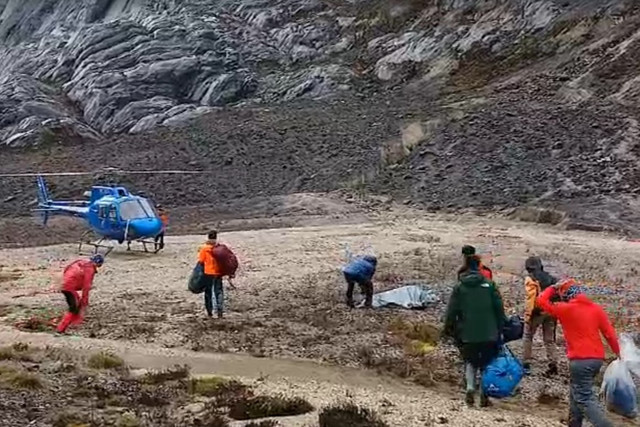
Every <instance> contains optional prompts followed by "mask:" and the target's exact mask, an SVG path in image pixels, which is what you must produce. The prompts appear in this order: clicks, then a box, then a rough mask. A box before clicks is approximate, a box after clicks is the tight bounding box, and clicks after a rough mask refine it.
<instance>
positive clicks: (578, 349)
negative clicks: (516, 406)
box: [536, 279, 620, 427]
mask: <svg viewBox="0 0 640 427" xmlns="http://www.w3.org/2000/svg"><path fill="white" fill-rule="evenodd" d="M555 296H558V297H559V299H560V301H559V302H553V301H552V300H553V298H554V297H555ZM536 303H537V305H538V306H539V307H540V308H541V309H542V310H543V311H545V312H547V313H549V314H550V315H552V316H553V317H555V318H556V319H558V321H559V322H560V324H561V325H562V331H563V333H564V338H565V341H566V343H567V356H568V357H569V372H570V394H569V401H570V408H569V427H582V422H583V419H584V418H586V419H588V420H589V421H591V424H593V426H594V427H613V424H612V423H611V421H609V420H608V419H607V417H606V415H605V413H604V410H603V409H602V406H601V405H600V403H599V402H598V398H597V397H596V394H595V393H594V391H593V385H594V381H595V378H596V376H597V375H598V373H599V372H600V369H601V368H602V364H603V361H604V359H605V349H604V345H603V344H602V338H601V335H603V336H604V338H605V339H606V340H607V343H608V344H609V347H611V350H612V351H613V352H614V353H615V355H616V356H618V358H620V344H619V343H618V338H617V336H616V331H615V329H614V328H613V326H612V325H611V322H610V321H609V317H608V316H607V314H606V313H605V311H604V310H603V309H602V307H600V306H599V305H598V304H596V303H594V302H593V301H591V300H590V299H589V298H588V297H587V296H586V295H584V294H583V293H582V290H581V288H580V287H579V286H578V285H577V283H576V282H575V280H573V279H567V280H563V281H561V282H559V283H557V284H555V285H552V286H549V287H548V288H547V289H545V290H544V291H543V292H542V294H540V296H539V297H538V299H537V300H536Z"/></svg>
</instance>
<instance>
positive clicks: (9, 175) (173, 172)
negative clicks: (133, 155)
mask: <svg viewBox="0 0 640 427" xmlns="http://www.w3.org/2000/svg"><path fill="white" fill-rule="evenodd" d="M101 173H105V174H109V173H111V174H115V175H118V174H120V175H154V174H158V175H192V174H200V173H206V172H205V171H181V170H166V171H123V170H118V169H114V170H99V171H95V172H43V173H36V172H25V173H5V174H0V178H23V177H24V178H27V177H35V176H89V175H96V174H101Z"/></svg>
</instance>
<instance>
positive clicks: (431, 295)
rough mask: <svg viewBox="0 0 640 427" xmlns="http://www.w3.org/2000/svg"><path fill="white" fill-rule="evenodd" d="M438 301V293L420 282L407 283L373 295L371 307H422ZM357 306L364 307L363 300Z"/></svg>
mask: <svg viewBox="0 0 640 427" xmlns="http://www.w3.org/2000/svg"><path fill="white" fill-rule="evenodd" d="M438 301H439V298H438V295H436V293H435V292H434V291H432V290H431V289H429V288H428V287H426V286H424V285H421V284H409V285H407V286H403V287H401V288H396V289H391V290H390V291H386V292H381V293H379V294H375V295H374V296H373V304H372V305H373V308H381V307H393V306H396V307H403V308H409V309H422V308H426V307H427V306H428V305H430V304H435V303H437V302H438ZM358 307H364V301H363V302H361V303H360V304H359V305H358Z"/></svg>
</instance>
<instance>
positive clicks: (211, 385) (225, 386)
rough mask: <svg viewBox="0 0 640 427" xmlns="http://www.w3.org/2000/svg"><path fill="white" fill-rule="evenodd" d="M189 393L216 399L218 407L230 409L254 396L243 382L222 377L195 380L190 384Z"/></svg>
mask: <svg viewBox="0 0 640 427" xmlns="http://www.w3.org/2000/svg"><path fill="white" fill-rule="evenodd" d="M189 392H190V393H191V394H198V395H200V396H206V397H213V398H215V404H216V406H217V407H222V406H226V407H229V406H232V405H233V404H235V402H236V401H238V400H246V399H248V398H251V397H252V396H253V392H252V391H251V389H250V388H249V387H247V386H246V385H244V384H242V383H241V382H239V381H235V380H228V379H226V378H221V377H204V378H194V379H192V380H191V381H190V382H189Z"/></svg>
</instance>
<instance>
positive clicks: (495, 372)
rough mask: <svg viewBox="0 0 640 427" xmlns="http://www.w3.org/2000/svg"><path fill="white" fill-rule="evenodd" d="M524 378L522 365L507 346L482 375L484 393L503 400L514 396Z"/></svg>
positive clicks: (504, 346) (503, 347)
mask: <svg viewBox="0 0 640 427" xmlns="http://www.w3.org/2000/svg"><path fill="white" fill-rule="evenodd" d="M523 376H524V369H523V368H522V363H520V361H519V360H518V359H517V358H516V357H515V356H514V354H513V352H512V351H511V350H510V349H509V347H507V346H506V345H503V346H502V349H501V350H500V354H498V357H496V358H495V359H493V361H492V362H491V363H489V366H487V367H486V369H485V370H484V373H483V374H482V391H483V392H484V393H485V394H486V395H487V396H489V397H495V398H497V399H502V398H505V397H509V396H511V395H513V392H514V391H515V390H516V387H517V386H518V384H520V381H521V380H522V377H523Z"/></svg>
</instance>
